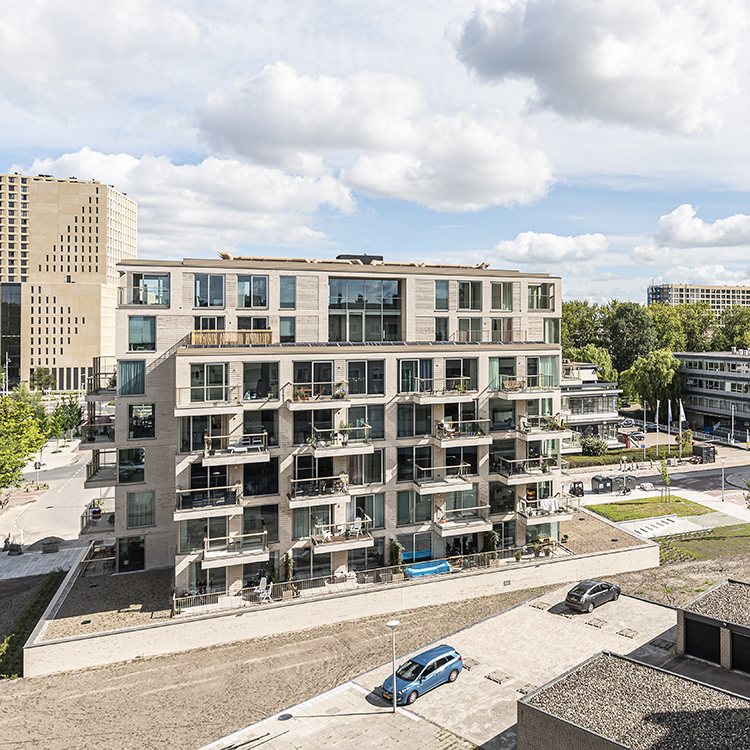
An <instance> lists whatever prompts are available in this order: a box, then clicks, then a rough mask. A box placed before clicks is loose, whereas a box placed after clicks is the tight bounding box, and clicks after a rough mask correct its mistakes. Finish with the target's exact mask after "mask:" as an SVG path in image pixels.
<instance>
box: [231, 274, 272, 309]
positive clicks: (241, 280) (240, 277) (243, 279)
mask: <svg viewBox="0 0 750 750" xmlns="http://www.w3.org/2000/svg"><path fill="white" fill-rule="evenodd" d="M248 279H249V280H250V281H249V282H248V281H247V280H248ZM256 279H258V280H259V281H260V280H262V281H263V282H264V283H265V286H266V288H265V303H264V304H262V305H256V304H255V280H256ZM247 283H249V284H250V294H249V295H247V294H245V293H244V292H240V285H241V284H247ZM268 287H269V283H268V276H267V275H266V274H245V273H238V274H237V309H238V310H268V307H269V299H268ZM240 295H242V303H240ZM248 296H249V297H250V304H249V305H248V304H245V303H246V302H247V299H248Z"/></svg>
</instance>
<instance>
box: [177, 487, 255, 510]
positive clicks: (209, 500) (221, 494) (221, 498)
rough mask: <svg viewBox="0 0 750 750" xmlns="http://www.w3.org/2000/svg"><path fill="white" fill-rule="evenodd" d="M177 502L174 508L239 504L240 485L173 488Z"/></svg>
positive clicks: (240, 498)
mask: <svg viewBox="0 0 750 750" xmlns="http://www.w3.org/2000/svg"><path fill="white" fill-rule="evenodd" d="M175 494H176V496H177V502H176V506H175V509H176V510H178V511H182V510H196V509H198V508H217V507H220V506H225V505H239V504H240V503H241V502H242V485H239V484H235V485H228V486H226V487H206V488H203V489H196V490H180V489H178V490H175Z"/></svg>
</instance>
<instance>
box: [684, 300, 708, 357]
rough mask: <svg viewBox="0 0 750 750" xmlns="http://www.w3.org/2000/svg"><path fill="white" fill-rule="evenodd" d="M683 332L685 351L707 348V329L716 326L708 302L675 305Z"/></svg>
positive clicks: (701, 350)
mask: <svg viewBox="0 0 750 750" xmlns="http://www.w3.org/2000/svg"><path fill="white" fill-rule="evenodd" d="M677 310H678V311H679V314H680V319H681V320H682V331H683V333H684V334H685V349H684V351H686V352H705V351H707V350H708V348H709V343H710V337H709V331H711V330H713V329H714V327H715V326H716V316H715V315H714V311H713V310H712V309H711V305H709V304H708V302H705V301H704V302H691V303H688V304H684V305H677Z"/></svg>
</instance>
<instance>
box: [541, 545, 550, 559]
mask: <svg viewBox="0 0 750 750" xmlns="http://www.w3.org/2000/svg"><path fill="white" fill-rule="evenodd" d="M542 550H543V552H544V556H545V557H549V556H550V555H551V554H552V546H551V545H549V544H545V545H544V547H542Z"/></svg>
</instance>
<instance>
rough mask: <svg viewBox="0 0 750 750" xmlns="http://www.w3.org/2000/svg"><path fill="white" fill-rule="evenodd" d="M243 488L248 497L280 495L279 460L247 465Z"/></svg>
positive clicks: (274, 458) (273, 458)
mask: <svg viewBox="0 0 750 750" xmlns="http://www.w3.org/2000/svg"><path fill="white" fill-rule="evenodd" d="M243 488H244V494H245V495H246V496H251V495H278V494H279V459H278V458H277V457H275V456H274V457H272V458H271V459H270V460H269V461H268V462H267V463H259V464H245V466H244V475H243Z"/></svg>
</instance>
